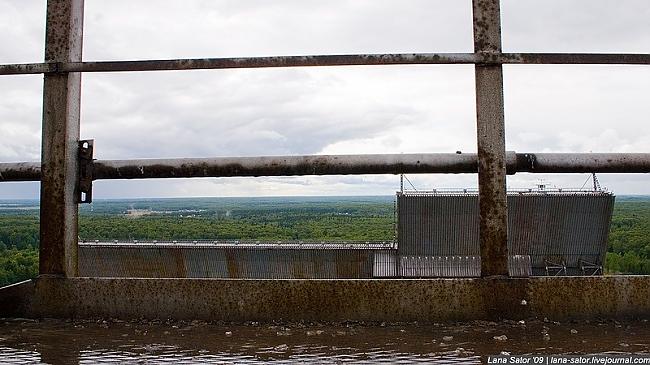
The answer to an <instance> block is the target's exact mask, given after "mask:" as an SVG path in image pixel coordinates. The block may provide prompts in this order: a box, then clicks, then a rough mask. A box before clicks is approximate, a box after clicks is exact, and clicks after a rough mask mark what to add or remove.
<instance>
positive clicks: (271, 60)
mask: <svg viewBox="0 0 650 365" xmlns="http://www.w3.org/2000/svg"><path fill="white" fill-rule="evenodd" d="M475 63H479V64H628V65H648V64H650V54H604V53H600V54H593V53H383V54H348V55H318V56H275V57H240V58H195V59H174V60H142V61H86V62H61V63H29V64H7V65H0V75H16V74H39V73H47V72H120V71H169V70H200V69H229V68H267V67H305V66H359V65H415V64H475Z"/></svg>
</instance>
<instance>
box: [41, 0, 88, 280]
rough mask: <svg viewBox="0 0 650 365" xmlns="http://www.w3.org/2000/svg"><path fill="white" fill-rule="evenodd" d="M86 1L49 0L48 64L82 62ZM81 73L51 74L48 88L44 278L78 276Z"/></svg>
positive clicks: (45, 99)
mask: <svg viewBox="0 0 650 365" xmlns="http://www.w3.org/2000/svg"><path fill="white" fill-rule="evenodd" d="M83 8H84V1H83V0H49V1H48V2H47V23H46V36H45V61H46V62H79V61H81V48H82V37H83ZM80 101H81V74H80V73H50V74H46V75H45V78H44V84H43V142H42V152H41V153H42V157H41V164H42V165H41V172H42V175H41V213H40V214H41V231H40V263H39V264H40V269H39V271H40V274H41V275H46V276H63V277H73V276H76V275H77V230H78V227H77V223H78V207H77V194H76V189H77V176H78V155H79V145H78V143H79V113H80Z"/></svg>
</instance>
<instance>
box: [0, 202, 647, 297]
mask: <svg viewBox="0 0 650 365" xmlns="http://www.w3.org/2000/svg"><path fill="white" fill-rule="evenodd" d="M37 204H38V203H37V202H34V201H4V202H3V201H0V286H2V285H7V284H10V283H14V282H18V281H21V280H25V279H28V278H32V277H34V276H35V275H36V274H37V272H38V240H39V238H38V226H39V218H38V205H37ZM394 234H395V227H394V202H393V198H392V197H336V198H328V197H309V198H307V197H299V198H298V197H296V198H204V199H155V200H153V199H152V200H134V201H133V200H132V201H123V200H105V201H101V200H100V201H97V202H95V203H93V204H92V205H83V206H81V208H80V223H79V237H80V239H82V240H94V239H99V240H109V239H110V240H113V239H118V240H131V239H140V240H145V239H157V240H165V239H170V240H171V239H260V240H265V239H274V240H353V241H357V240H358V241H365V240H373V241H377V240H379V241H391V240H393V239H394ZM605 266H606V271H607V272H608V273H633V274H650V197H638V198H634V197H618V198H617V202H616V205H615V208H614V214H613V218H612V226H611V232H610V236H609V252H608V253H607V258H606V264H605Z"/></svg>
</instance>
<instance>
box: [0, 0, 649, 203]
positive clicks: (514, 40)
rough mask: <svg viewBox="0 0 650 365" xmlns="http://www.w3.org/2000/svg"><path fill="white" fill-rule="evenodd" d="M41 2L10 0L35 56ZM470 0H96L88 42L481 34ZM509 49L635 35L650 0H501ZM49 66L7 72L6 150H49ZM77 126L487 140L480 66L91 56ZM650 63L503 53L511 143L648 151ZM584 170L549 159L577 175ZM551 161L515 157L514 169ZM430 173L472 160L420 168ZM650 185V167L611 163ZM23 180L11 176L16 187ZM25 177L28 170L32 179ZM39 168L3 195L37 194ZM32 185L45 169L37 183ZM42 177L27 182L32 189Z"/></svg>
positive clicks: (2, 22)
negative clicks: (477, 76) (133, 64)
mask: <svg viewBox="0 0 650 365" xmlns="http://www.w3.org/2000/svg"><path fill="white" fill-rule="evenodd" d="M44 4H45V3H44V2H43V1H40V0H38V1H37V0H22V1H20V2H17V1H12V0H0V44H2V47H0V62H1V63H13V62H38V61H39V60H40V59H41V58H42V55H43V43H44V42H43V37H44V15H45V7H44ZM470 4H471V2H470V1H469V0H467V1H457V0H409V1H400V2H397V1H394V0H392V1H388V0H337V1H332V2H322V1H316V0H285V1H273V2H269V1H262V0H241V1H225V0H220V1H207V0H195V1H185V2H178V1H127V0H119V1H118V0H115V1H111V2H105V1H99V0H87V1H86V9H85V13H86V18H85V40H84V59H86V60H118V59H160V58H185V57H187V58H189V57H230V56H262V55H291V54H321V53H325V54H334V53H380V52H469V51H471V49H472V39H471V13H470ZM502 18H503V39H504V49H505V50H507V51H514V52H524V51H534V52H640V53H644V52H645V53H647V52H648V51H649V49H648V45H650V23H649V22H648V21H647V19H648V18H650V6H648V3H647V1H646V0H623V1H618V2H615V3H613V2H611V1H604V0H597V1H596V0H571V1H567V0H551V1H545V2H543V3H540V2H538V1H534V0H504V1H503V4H502ZM41 84H42V76H40V75H36V76H11V77H6V76H3V77H0V130H1V131H2V133H0V161H18V160H31V161H33V160H37V159H38V158H39V156H40V120H41V105H40V103H41V95H42V85H41ZM83 87H84V88H83V95H82V129H81V132H82V138H94V139H95V143H96V157H98V158H104V159H112V158H116V159H121V158H153V157H207V156H241V155H244V156H245V155H248V156H250V155H280V154H319V153H320V154H324V153H327V154H343V153H402V152H403V153H409V152H453V151H456V150H462V151H464V152H473V151H475V149H476V137H475V133H476V127H475V121H474V118H475V111H474V81H473V70H472V67H471V66H381V67H336V68H333V67H332V68H291V69H264V70H206V71H184V72H148V73H111V74H85V75H84V79H83ZM647 95H650V69H649V68H648V67H647V66H639V67H637V66H559V65H554V66H539V65H537V66H532V65H531V66H514V65H512V66H506V67H505V97H506V128H507V131H506V132H507V133H506V134H507V148H508V149H509V150H517V151H520V152H589V151H593V152H648V146H649V145H650V129H649V128H647V124H648V122H649V120H648V115H650V104H648V103H647V101H646V99H647ZM585 176H586V175H580V174H578V175H554V176H543V178H544V179H546V180H550V181H552V182H554V183H555V184H556V185H563V186H575V185H580V184H582V182H583V181H584V179H585V178H586V177H585ZM539 178H540V177H539V176H538V175H531V174H518V175H515V176H513V177H509V180H508V181H509V183H510V184H511V185H512V186H516V187H520V186H526V185H530V184H533V183H535V181H537V180H538V179H539ZM411 180H412V181H413V182H414V183H415V184H416V185H419V186H422V187H429V188H430V187H434V186H446V187H453V186H468V187H471V186H475V185H476V176H474V175H435V176H430V175H426V176H411ZM601 181H602V182H603V183H604V184H606V185H607V186H609V187H610V188H611V189H613V190H615V191H616V192H619V193H646V194H649V193H650V183H649V182H650V180H649V178H648V176H647V175H603V176H601ZM9 186H10V187H9ZM21 186H23V188H21ZM34 186H35V185H34V184H9V185H0V197H12V196H15V197H27V196H35V195H34V191H37V188H36V189H35V188H34ZM36 186H37V185H36ZM397 188H398V179H397V177H395V176H375V177H369V176H363V177H296V178H230V179H189V180H168V181H156V180H154V181H131V182H116V181H110V182H108V181H106V182H97V183H96V191H95V192H96V196H98V197H102V196H103V197H120V196H124V197H135V196H149V197H153V196H202V195H211V196H220V195H229V196H245V195H301V194H309V195H318V194H327V195H351V194H391V193H392V192H394V191H395V190H396V189H397ZM30 194H31V195H30Z"/></svg>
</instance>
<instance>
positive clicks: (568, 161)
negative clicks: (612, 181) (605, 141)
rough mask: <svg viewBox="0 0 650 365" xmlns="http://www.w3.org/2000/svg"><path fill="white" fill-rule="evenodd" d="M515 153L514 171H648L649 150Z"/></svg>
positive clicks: (649, 170)
mask: <svg viewBox="0 0 650 365" xmlns="http://www.w3.org/2000/svg"><path fill="white" fill-rule="evenodd" d="M516 156H517V157H516V158H517V171H516V172H533V173H585V172H587V173H588V172H598V173H649V172H650V153H518V154H517V155H516Z"/></svg>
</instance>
